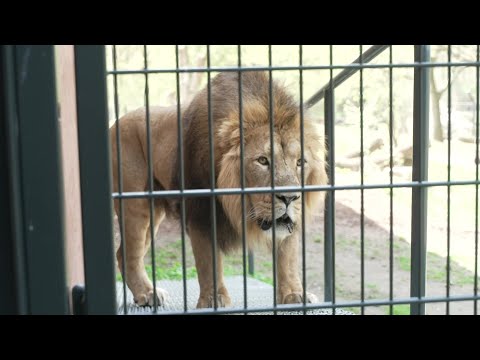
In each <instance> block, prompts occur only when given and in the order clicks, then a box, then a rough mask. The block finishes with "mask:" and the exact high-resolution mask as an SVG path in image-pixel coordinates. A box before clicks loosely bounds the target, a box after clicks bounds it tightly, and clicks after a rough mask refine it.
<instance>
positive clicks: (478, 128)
mask: <svg viewBox="0 0 480 360" xmlns="http://www.w3.org/2000/svg"><path fill="white" fill-rule="evenodd" d="M478 63H480V46H479V45H477V67H476V75H477V99H476V100H477V119H476V124H475V148H476V149H475V159H476V160H477V161H476V164H475V179H476V181H477V184H476V185H475V271H474V275H473V276H474V279H473V294H474V295H475V296H478V163H479V161H480V157H479V156H480V154H479V152H478V150H479V137H480V134H479V131H480V71H479V70H480V68H479V64H478ZM477 307H478V300H475V301H474V302H473V313H474V314H475V315H477V313H478V308H477Z"/></svg>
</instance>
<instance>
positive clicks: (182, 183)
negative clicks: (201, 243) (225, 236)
mask: <svg viewBox="0 0 480 360" xmlns="http://www.w3.org/2000/svg"><path fill="white" fill-rule="evenodd" d="M175 66H176V68H177V70H178V69H179V68H180V63H179V58H178V45H175ZM176 82H177V127H178V133H177V141H178V157H179V159H180V161H179V165H178V166H179V169H178V171H179V173H180V191H181V192H183V191H184V190H185V167H184V158H183V121H182V106H181V103H180V95H181V94H180V72H178V71H177V73H176ZM180 226H181V229H182V279H183V309H184V311H187V309H188V303H187V254H186V248H185V228H186V227H185V196H182V197H181V200H180Z"/></svg>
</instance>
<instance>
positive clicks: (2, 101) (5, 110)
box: [0, 45, 28, 315]
mask: <svg viewBox="0 0 480 360" xmlns="http://www.w3.org/2000/svg"><path fill="white" fill-rule="evenodd" d="M15 94H16V84H15V47H14V46H12V45H2V46H0V169H2V176H0V234H2V241H0V293H1V294H2V296H0V314H2V315H3V314H19V315H20V314H21V315H23V314H27V313H28V303H27V302H28V301H27V300H28V297H27V268H26V264H25V249H24V238H23V226H22V212H21V210H22V209H21V206H22V198H21V187H20V183H21V173H20V146H19V145H20V144H19V134H18V118H17V114H18V112H17V107H16V106H17V103H16V97H15Z"/></svg>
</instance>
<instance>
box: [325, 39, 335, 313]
mask: <svg viewBox="0 0 480 360" xmlns="http://www.w3.org/2000/svg"><path fill="white" fill-rule="evenodd" d="M332 64H333V49H332V45H330V65H332ZM325 138H326V150H327V156H326V159H325V161H326V163H327V164H328V169H327V171H328V178H329V179H330V184H331V185H335V92H334V87H333V69H330V88H329V89H328V90H327V91H326V92H325ZM324 238H325V245H324V246H325V249H324V277H325V280H324V281H325V285H324V289H325V290H324V293H325V294H324V297H325V302H329V301H331V302H332V303H335V191H334V190H332V191H329V192H328V193H327V196H326V197H325V212H324ZM332 314H335V311H333V310H332Z"/></svg>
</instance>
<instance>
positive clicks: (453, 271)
mask: <svg viewBox="0 0 480 360" xmlns="http://www.w3.org/2000/svg"><path fill="white" fill-rule="evenodd" d="M395 261H396V263H397V264H398V266H399V267H400V269H401V270H403V271H410V268H411V263H410V256H404V255H400V256H398V257H397V258H396V259H395ZM446 279H447V268H446V260H445V258H442V257H440V256H438V255H436V254H434V253H430V252H428V253H427V280H428V281H437V282H445V281H446ZM473 283H474V277H473V275H472V274H471V273H470V272H469V271H468V270H466V269H465V268H463V267H461V266H460V265H458V264H457V263H456V262H455V261H453V260H451V261H450V284H451V285H459V286H463V285H473Z"/></svg>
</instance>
